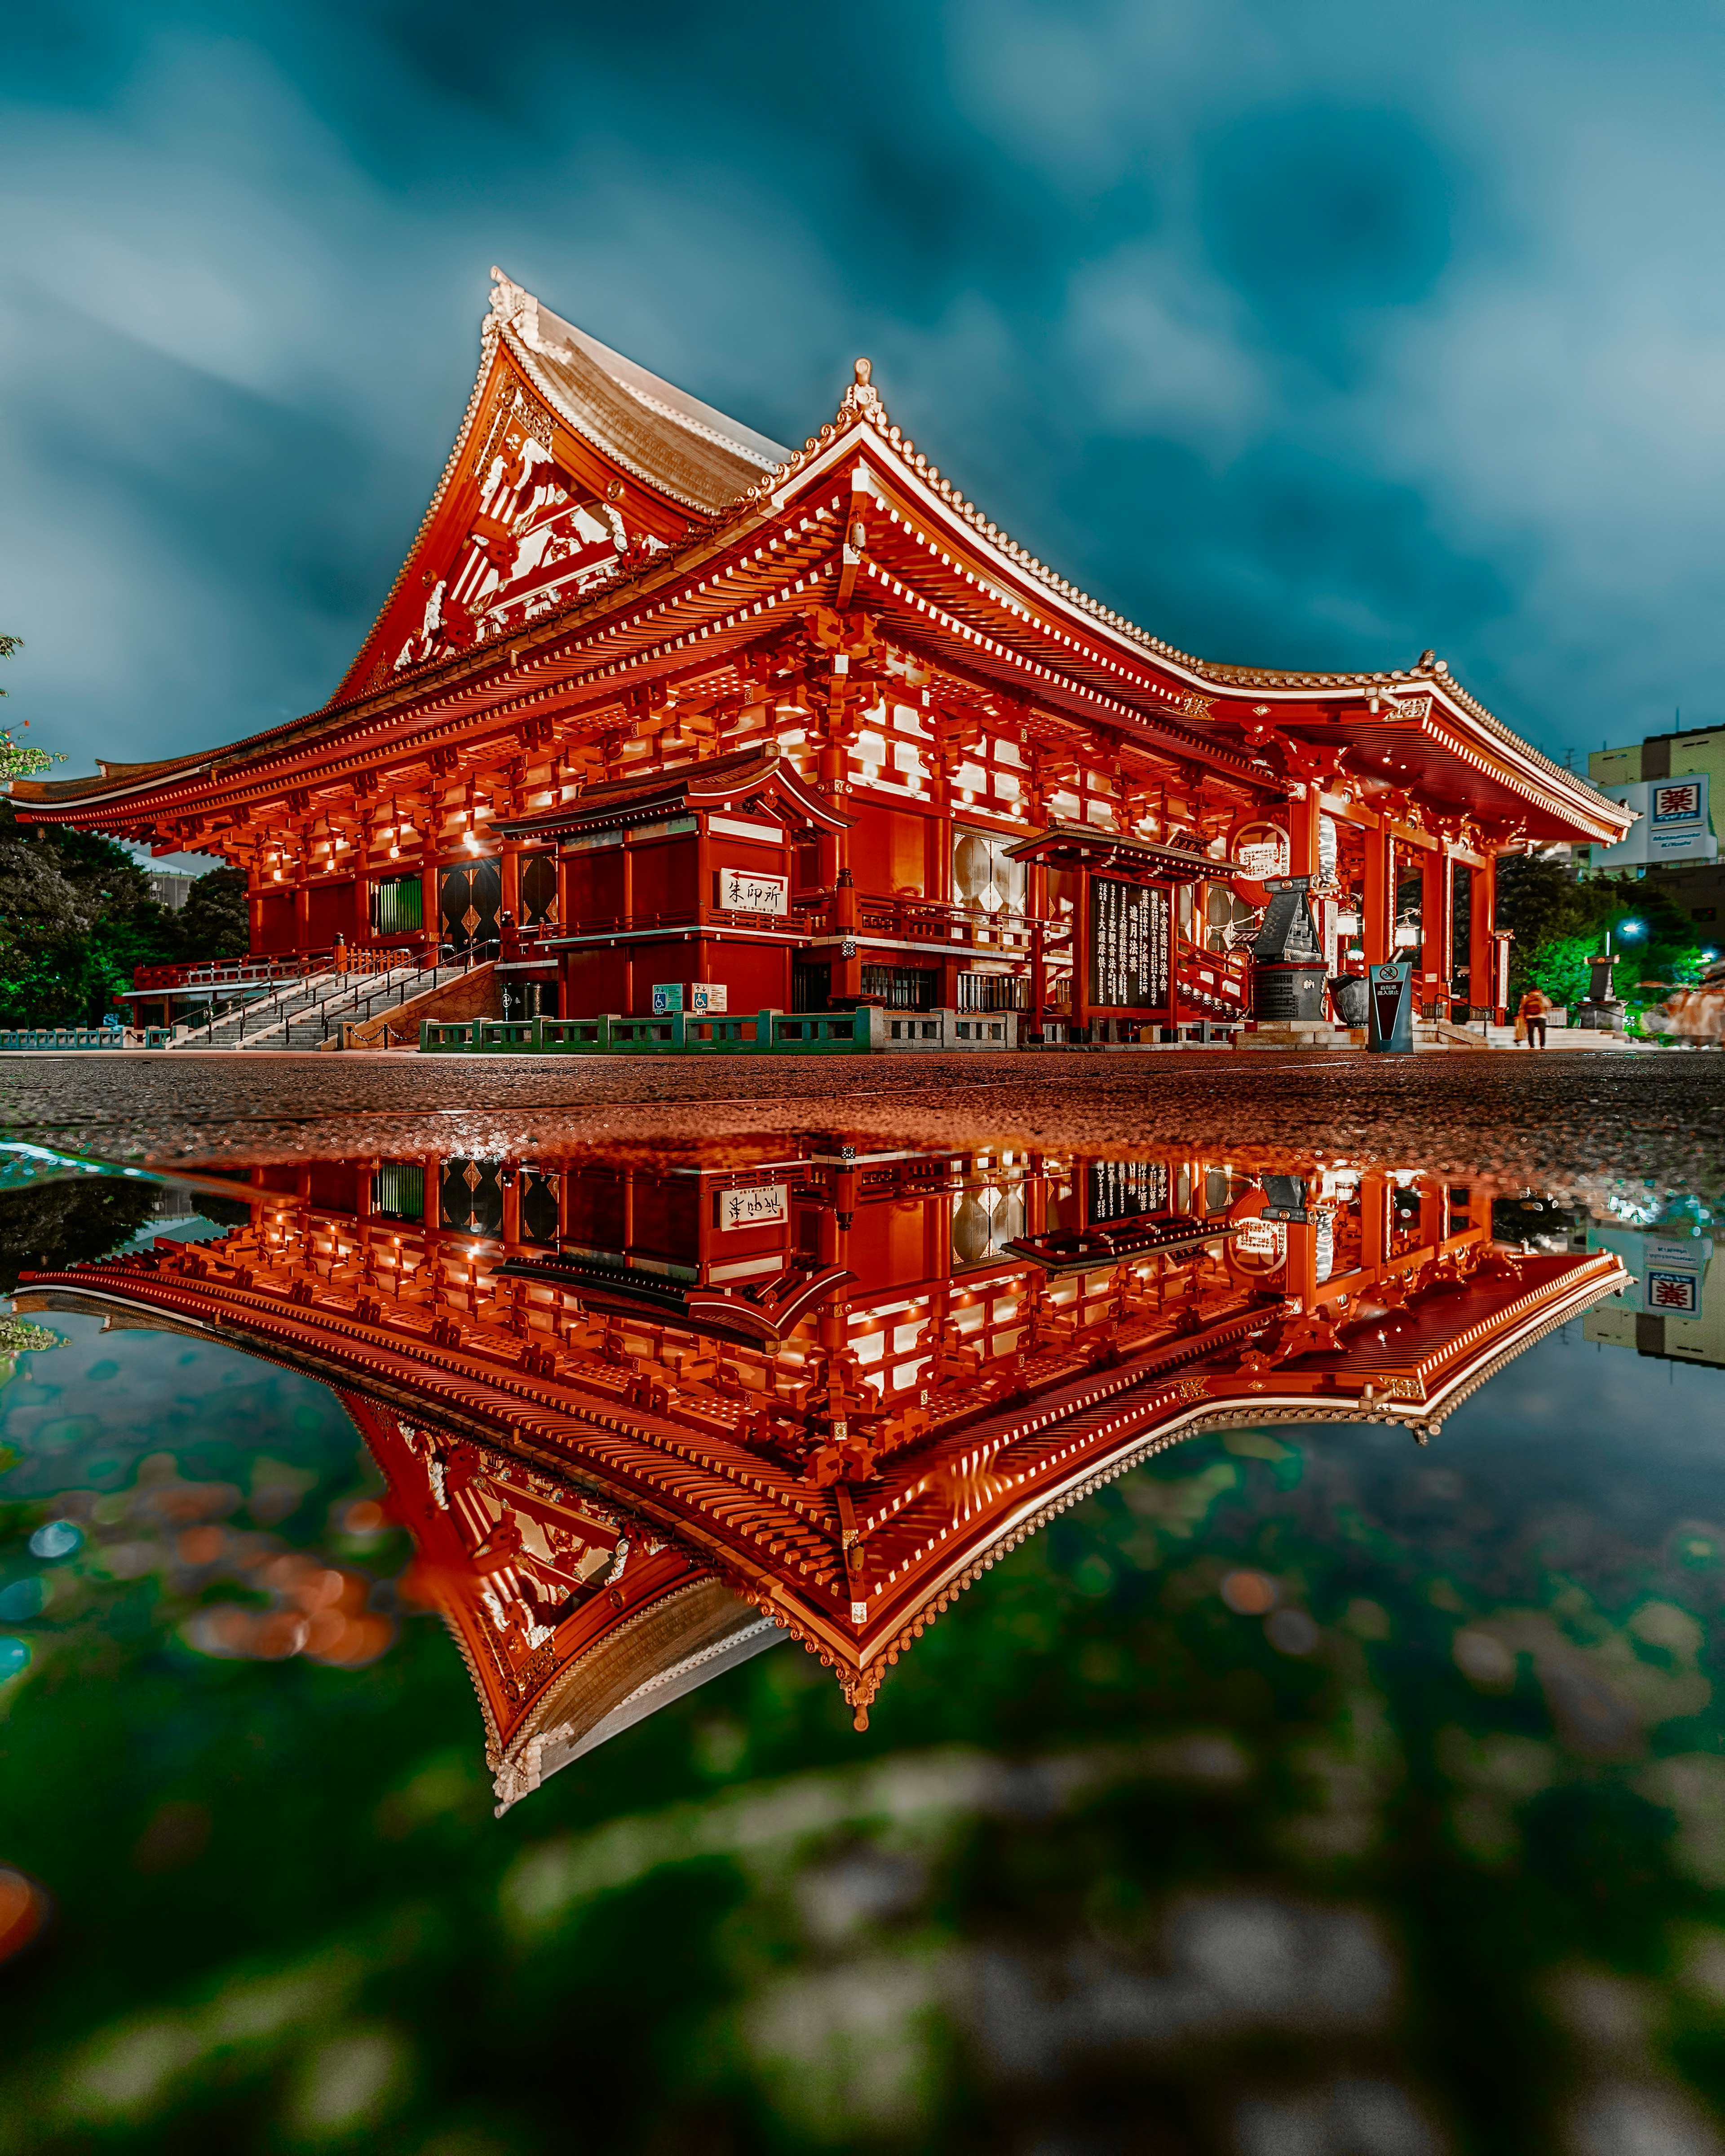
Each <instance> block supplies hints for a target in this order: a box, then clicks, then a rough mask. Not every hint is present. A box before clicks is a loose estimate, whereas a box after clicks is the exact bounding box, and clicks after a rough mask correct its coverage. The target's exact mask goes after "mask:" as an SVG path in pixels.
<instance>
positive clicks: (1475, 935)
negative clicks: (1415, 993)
mask: <svg viewBox="0 0 1725 2156" xmlns="http://www.w3.org/2000/svg"><path fill="white" fill-rule="evenodd" d="M1472 898H1473V904H1472V907H1471V916H1470V918H1469V921H1468V924H1467V993H1468V997H1469V999H1470V1000H1471V1003H1472V1004H1473V1007H1474V1009H1476V1011H1482V1010H1490V1011H1491V1013H1492V1014H1493V1016H1494V1017H1497V1015H1498V1014H1497V943H1496V942H1495V941H1494V940H1493V937H1492V935H1491V930H1492V927H1493V926H1494V924H1495V919H1496V915H1497V858H1496V856H1495V855H1491V854H1487V855H1486V859H1485V862H1484V865H1482V866H1481V867H1480V868H1476V870H1474V872H1473V884H1472Z"/></svg>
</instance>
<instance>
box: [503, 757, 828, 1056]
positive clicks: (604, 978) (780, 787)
mask: <svg viewBox="0 0 1725 2156" xmlns="http://www.w3.org/2000/svg"><path fill="white" fill-rule="evenodd" d="M851 821H852V819H851V818H850V817H849V816H847V815H845V814H843V813H842V812H840V811H839V810H836V809H834V808H831V807H829V804H828V803H826V801H825V800H824V799H823V798H822V797H821V796H820V795H819V793H816V792H815V791H814V788H812V787H810V786H809V785H807V784H805V783H804V782H803V780H802V779H801V778H798V775H797V773H796V771H795V769H794V768H793V767H792V766H791V765H790V764H789V763H788V762H783V761H781V760H780V759H779V758H778V756H777V755H776V754H775V753H774V752H773V751H772V750H771V749H770V748H762V749H747V750H742V751H740V752H737V753H736V754H733V755H730V756H721V757H713V758H711V760H710V761H709V762H705V763H698V764H691V766H690V767H688V768H687V769H686V770H684V771H671V772H665V771H660V772H654V773H643V775H642V776H641V777H640V778H638V779H637V778H623V779H614V780H611V781H609V782H608V783H606V784H604V785H602V786H593V787H589V788H587V790H586V791H585V792H584V793H582V794H581V796H580V797H579V798H578V799H577V800H574V801H572V802H569V803H567V804H566V805H565V806H564V807H562V808H557V809H553V810H551V811H548V812H547V813H544V814H538V815H533V816H527V817H521V818H517V819H515V820H514V821H512V822H511V823H508V824H502V825H501V826H500V827H499V828H500V829H501V832H502V834H503V835H504V836H505V837H506V838H510V839H517V840H521V841H524V842H526V843H529V844H533V843H536V844H541V845H551V844H554V845H555V846H556V848H557V875H558V896H559V906H558V919H559V921H561V922H562V927H563V929H564V933H563V934H562V935H561V936H559V937H556V938H554V939H552V942H551V944H550V946H549V947H551V948H552V949H554V950H556V951H557V953H558V955H559V959H560V964H561V972H562V1009H563V1012H564V1014H565V1015H566V1016H567V1017H570V1018H588V1017H595V1016H597V1015H598V1014H601V1013H605V1012H609V1013H612V1014H615V1015H617V1016H619V1017H625V1018H643V1017H650V1016H653V1015H655V1014H665V1013H666V1012H670V1011H682V1012H684V1013H696V1014H703V1013H709V1012H711V1013H718V1012H728V1013H738V1012H747V1013H751V1014H752V1013H754V1012H756V1011H760V1010H788V1009H789V1008H790V1005H791V955H792V952H793V951H795V950H798V949H799V948H801V947H802V946H803V945H804V944H805V943H806V942H808V941H809V937H808V934H807V932H806V931H805V929H804V927H803V911H802V910H803V907H804V906H807V905H809V904H812V903H818V902H819V891H820V889H821V888H822V883H823V880H822V876H821V868H822V865H823V863H824V861H827V860H833V861H834V862H835V859H836V849H835V846H834V845H829V846H827V847H823V844H822V841H823V840H828V841H836V839H837V835H838V834H839V832H840V831H842V830H844V829H847V828H848V827H849V825H850V823H851ZM835 872H836V870H835V869H834V873H835ZM827 880H830V878H828V879H827Z"/></svg>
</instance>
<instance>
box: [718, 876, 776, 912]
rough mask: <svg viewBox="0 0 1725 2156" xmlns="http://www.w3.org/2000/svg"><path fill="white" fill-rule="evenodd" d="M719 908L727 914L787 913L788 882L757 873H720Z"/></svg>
mask: <svg viewBox="0 0 1725 2156" xmlns="http://www.w3.org/2000/svg"><path fill="white" fill-rule="evenodd" d="M719 904H720V905H721V906H722V907H723V908H724V909H725V911H726V912H727V913H788V912H789V911H790V910H791V880H790V878H789V877H788V876H779V875H762V874H761V873H760V871H759V870H757V869H721V870H719Z"/></svg>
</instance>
